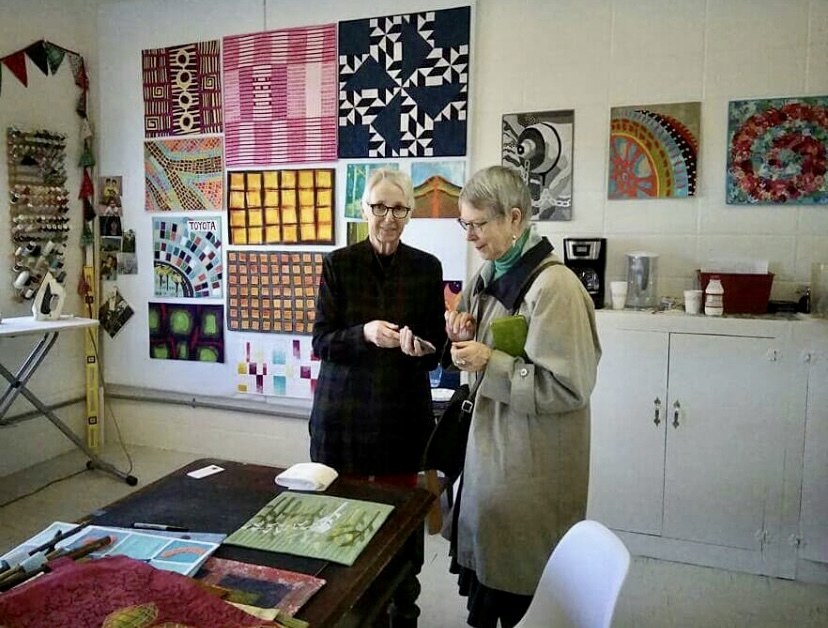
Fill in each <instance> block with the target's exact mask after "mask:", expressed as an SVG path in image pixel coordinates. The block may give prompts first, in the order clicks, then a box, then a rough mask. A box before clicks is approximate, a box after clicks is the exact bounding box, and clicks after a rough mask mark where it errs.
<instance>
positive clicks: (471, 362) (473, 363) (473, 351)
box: [451, 340, 492, 373]
mask: <svg viewBox="0 0 828 628" xmlns="http://www.w3.org/2000/svg"><path fill="white" fill-rule="evenodd" d="M491 356H492V349H491V347H489V346H488V345H485V344H483V343H482V342H477V341H475V340H467V341H462V342H455V343H452V345H451V361H452V362H454V364H455V366H457V367H458V368H459V369H460V370H462V371H469V372H470V373H477V372H478V371H482V370H483V369H485V368H486V365H487V364H488V363H489V358H490V357H491Z"/></svg>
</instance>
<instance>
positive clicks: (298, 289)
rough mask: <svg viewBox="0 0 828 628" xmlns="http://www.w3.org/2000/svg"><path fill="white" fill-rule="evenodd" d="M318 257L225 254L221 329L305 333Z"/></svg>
mask: <svg viewBox="0 0 828 628" xmlns="http://www.w3.org/2000/svg"><path fill="white" fill-rule="evenodd" d="M323 258H324V253H311V252H309V251H303V252H288V251H265V250H253V251H228V253H227V292H228V307H227V328H228V329H229V330H231V331H255V332H271V333H277V334H284V333H296V334H310V333H311V332H312V331H313V321H314V318H315V315H316V290H317V286H318V285H319V276H320V275H321V274H322V260H323Z"/></svg>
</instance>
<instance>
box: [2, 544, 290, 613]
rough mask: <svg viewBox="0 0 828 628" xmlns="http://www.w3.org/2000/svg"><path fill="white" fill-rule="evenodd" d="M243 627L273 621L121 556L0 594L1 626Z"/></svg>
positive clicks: (67, 566) (68, 566)
mask: <svg viewBox="0 0 828 628" xmlns="http://www.w3.org/2000/svg"><path fill="white" fill-rule="evenodd" d="M165 624H166V625H175V626H176V627H177V628H243V627H252V626H257V627H264V626H271V627H272V626H276V625H277V624H273V623H268V622H262V621H261V620H260V619H256V618H255V617H253V616H251V615H248V614H247V613H245V612H244V611H241V610H239V609H237V608H235V607H233V606H231V605H229V604H227V603H226V602H223V601H222V600H220V599H219V598H218V597H216V596H214V595H212V594H210V593H208V592H207V591H205V590H204V589H203V588H202V587H200V586H199V585H197V584H195V582H193V580H191V579H190V578H187V577H185V576H181V575H179V574H176V573H172V572H168V571H161V570H160V569H155V568H154V567H150V566H149V565H147V564H146V563H144V562H141V561H138V560H134V559H132V558H128V557H126V556H114V557H111V558H110V557H107V558H100V559H98V560H94V561H90V562H84V563H76V562H73V561H71V560H68V559H67V560H66V562H63V564H60V565H59V567H58V569H56V570H55V571H54V572H53V573H50V574H47V575H45V576H41V577H38V578H35V579H34V580H32V581H30V582H28V583H26V584H24V585H21V586H19V587H17V588H15V589H12V590H11V591H9V592H7V593H4V594H2V595H0V626H2V627H3V628H55V626H60V627H61V628H97V627H101V628H116V627H120V626H129V627H130V628H144V627H147V628H149V627H151V626H155V627H157V628H160V627H161V626H164V625H165Z"/></svg>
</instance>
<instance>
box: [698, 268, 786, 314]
mask: <svg viewBox="0 0 828 628" xmlns="http://www.w3.org/2000/svg"><path fill="white" fill-rule="evenodd" d="M696 273H697V274H698V276H699V286H701V289H702V290H705V289H706V288H707V283H708V282H709V281H710V278H711V277H718V278H719V279H721V281H722V287H723V288H724V313H725V314H765V313H767V311H768V301H769V300H770V292H771V286H772V285H773V273H766V274H764V275H756V274H753V275H747V274H738V273H703V272H701V271H700V270H697V271H696Z"/></svg>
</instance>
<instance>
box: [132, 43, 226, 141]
mask: <svg viewBox="0 0 828 628" xmlns="http://www.w3.org/2000/svg"><path fill="white" fill-rule="evenodd" d="M141 68H142V74H143V81H144V136H145V137H159V136H162V135H193V134H198V133H221V131H222V124H221V116H222V109H221V58H220V56H219V41H218V40H214V41H203V42H199V43H193V44H184V45H182V46H174V47H171V48H153V49H150V50H144V51H142V53H141Z"/></svg>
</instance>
